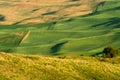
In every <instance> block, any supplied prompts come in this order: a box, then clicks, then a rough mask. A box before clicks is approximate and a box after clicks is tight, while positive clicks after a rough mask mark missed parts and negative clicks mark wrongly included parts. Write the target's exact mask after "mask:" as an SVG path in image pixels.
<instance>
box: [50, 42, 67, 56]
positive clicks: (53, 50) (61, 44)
mask: <svg viewBox="0 0 120 80" xmlns="http://www.w3.org/2000/svg"><path fill="white" fill-rule="evenodd" d="M66 43H68V41H64V42H61V43H58V44H55V45H54V46H53V47H51V49H50V53H52V54H53V55H57V52H59V51H60V50H61V48H62V46H63V45H64V44H66Z"/></svg>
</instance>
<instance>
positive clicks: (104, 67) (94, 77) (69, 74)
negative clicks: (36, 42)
mask: <svg viewBox="0 0 120 80" xmlns="http://www.w3.org/2000/svg"><path fill="white" fill-rule="evenodd" d="M108 61H109V62H108ZM119 61H120V59H119V58H118V59H117V58H114V59H103V60H102V59H97V58H92V57H75V58H71V57H66V58H65V57H43V56H40V55H20V54H19V55H18V54H7V53H0V80H120V68H119V67H120V62H119Z"/></svg>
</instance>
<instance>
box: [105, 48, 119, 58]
mask: <svg viewBox="0 0 120 80" xmlns="http://www.w3.org/2000/svg"><path fill="white" fill-rule="evenodd" d="M103 53H104V57H107V58H113V57H116V56H118V55H119V49H116V48H114V47H111V46H109V47H106V48H104V50H103Z"/></svg>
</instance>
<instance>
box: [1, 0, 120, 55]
mask: <svg viewBox="0 0 120 80" xmlns="http://www.w3.org/2000/svg"><path fill="white" fill-rule="evenodd" d="M119 5H120V2H119V1H107V2H106V3H105V5H104V6H103V7H99V9H98V12H96V13H93V14H88V15H85V16H79V17H72V18H70V19H68V20H65V19H61V20H58V21H57V24H56V25H54V26H53V28H51V29H50V30H48V27H49V26H50V25H51V24H52V23H50V22H47V23H43V24H28V25H0V51H5V52H9V49H10V51H11V52H12V53H24V54H43V55H80V54H84V55H93V54H96V53H97V52H101V51H102V50H103V48H104V47H106V46H115V47H117V48H120V37H119V36H120V18H119V15H120V10H119V9H120V6H119ZM27 32H30V33H29V34H27ZM16 33H19V34H20V33H24V35H22V36H20V37H18V36H15V35H14V34H16ZM26 35H27V38H25V39H24V37H25V36H26ZM3 36H4V38H3ZM23 39H24V40H23ZM22 40H23V41H22ZM20 41H22V42H20ZM6 44H8V45H9V46H10V47H9V46H8V45H6ZM11 46H12V47H11ZM3 48H4V49H3Z"/></svg>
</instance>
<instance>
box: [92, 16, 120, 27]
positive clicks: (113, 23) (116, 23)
mask: <svg viewBox="0 0 120 80" xmlns="http://www.w3.org/2000/svg"><path fill="white" fill-rule="evenodd" d="M98 26H107V27H111V28H120V18H118V17H115V18H110V19H109V20H108V21H107V22H104V23H100V24H95V25H92V26H91V27H98Z"/></svg>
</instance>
